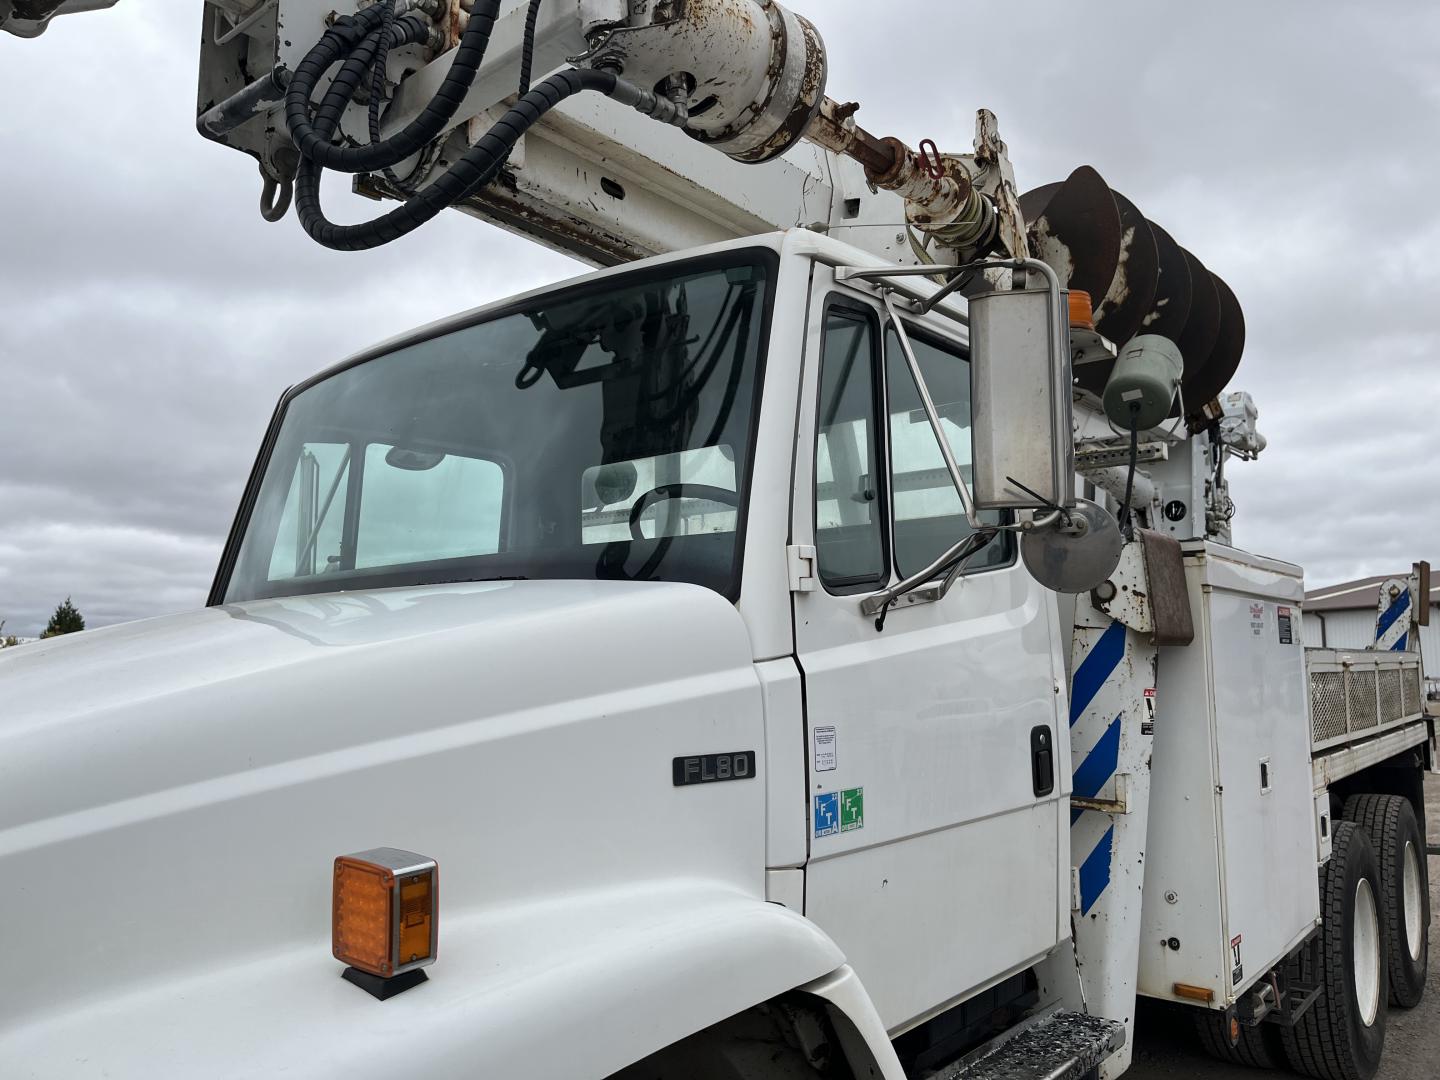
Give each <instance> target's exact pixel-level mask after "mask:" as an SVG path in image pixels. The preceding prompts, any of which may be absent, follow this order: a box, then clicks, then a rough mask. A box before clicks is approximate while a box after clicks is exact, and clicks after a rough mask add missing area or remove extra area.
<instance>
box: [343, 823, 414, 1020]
mask: <svg viewBox="0 0 1440 1080" xmlns="http://www.w3.org/2000/svg"><path fill="white" fill-rule="evenodd" d="M438 877H439V875H438V868H437V867H436V865H435V860H434V859H428V858H426V857H425V856H424V855H417V854H415V853H414V852H413V851H402V850H400V849H399V848H374V849H373V850H370V851H361V852H358V853H356V854H354V855H341V856H340V857H339V858H338V859H336V860H335V880H334V892H333V894H332V895H333V899H332V905H331V923H330V938H331V951H332V952H333V953H334V954H335V959H336V960H339V961H340V962H341V963H342V964H348V965H349V966H348V967H347V968H346V969H345V972H344V974H345V978H346V979H347V980H349V981H350V982H352V983H355V984H356V985H357V986H360V987H361V988H363V989H364V990H366V991H367V992H369V993H370V994H373V995H374V996H375V997H377V998H379V999H380V1000H382V1001H383V1000H385V998H388V997H393V996H394V995H395V994H398V993H400V991H402V990H408V989H409V988H410V987H412V986H414V985H416V984H417V983H422V982H424V981H425V978H426V976H425V972H424V971H423V970H421V969H422V968H424V967H426V966H427V965H429V964H433V963H434V962H435V950H436V944H437V937H438V934H437V931H438V926H439V905H438V903H437V901H438V885H439V881H438Z"/></svg>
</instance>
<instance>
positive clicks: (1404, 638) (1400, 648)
mask: <svg viewBox="0 0 1440 1080" xmlns="http://www.w3.org/2000/svg"><path fill="white" fill-rule="evenodd" d="M1408 644H1410V635H1409V634H1408V633H1405V634H1401V635H1400V640H1399V641H1397V642H1395V644H1394V645H1391V646H1390V651H1391V652H1404V651H1405V646H1406V645H1408Z"/></svg>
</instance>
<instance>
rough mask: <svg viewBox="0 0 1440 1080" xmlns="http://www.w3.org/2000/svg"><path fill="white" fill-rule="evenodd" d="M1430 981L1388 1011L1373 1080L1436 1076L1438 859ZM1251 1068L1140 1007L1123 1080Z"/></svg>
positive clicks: (1434, 834)
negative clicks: (1416, 999)
mask: <svg viewBox="0 0 1440 1080" xmlns="http://www.w3.org/2000/svg"><path fill="white" fill-rule="evenodd" d="M1425 804H1426V809H1427V814H1426V817H1427V818H1428V819H1429V828H1428V830H1427V832H1428V839H1429V842H1430V843H1431V844H1435V843H1436V842H1437V840H1440V776H1436V775H1434V774H1431V775H1429V776H1427V777H1426V778H1425ZM1430 910H1431V917H1432V922H1431V929H1430V978H1429V982H1428V985H1427V987H1426V991H1425V1000H1424V1001H1422V1002H1421V1003H1420V1006H1419V1008H1416V1009H1409V1010H1406V1009H1396V1008H1391V1010H1390V1019H1389V1025H1388V1027H1387V1029H1386V1037H1385V1059H1384V1064H1382V1065H1381V1067H1380V1071H1379V1073H1377V1074H1376V1080H1435V1078H1436V1077H1437V1076H1440V945H1437V943H1436V939H1437V932H1436V928H1435V925H1434V922H1433V919H1434V917H1435V915H1436V914H1437V913H1440V856H1437V855H1432V856H1430ZM1261 1075H1263V1074H1261V1073H1258V1072H1256V1071H1255V1070H1254V1069H1245V1068H1237V1067H1235V1066H1233V1065H1223V1064H1221V1063H1219V1062H1217V1061H1215V1060H1214V1059H1213V1058H1211V1057H1208V1056H1207V1055H1206V1054H1205V1053H1204V1051H1202V1050H1201V1049H1200V1046H1199V1044H1198V1043H1197V1042H1196V1039H1195V1035H1194V1033H1193V1031H1192V1030H1191V1027H1190V1020H1189V1018H1188V1017H1187V1016H1184V1015H1177V1014H1176V1013H1173V1012H1172V1011H1171V1010H1169V1009H1165V1008H1162V1007H1156V1006H1150V1007H1142V1008H1141V1010H1140V1012H1139V1014H1138V1016H1137V1019H1136V1032H1135V1064H1134V1065H1133V1066H1132V1067H1131V1069H1130V1071H1129V1072H1127V1073H1126V1074H1125V1080H1175V1078H1177V1077H1185V1078H1186V1080H1190V1078H1194V1080H1256V1078H1257V1077H1258V1076H1261ZM1286 1075H1289V1074H1286Z"/></svg>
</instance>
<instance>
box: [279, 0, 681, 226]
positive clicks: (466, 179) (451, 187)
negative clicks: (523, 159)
mask: <svg viewBox="0 0 1440 1080" xmlns="http://www.w3.org/2000/svg"><path fill="white" fill-rule="evenodd" d="M479 7H480V4H479V2H478V0H477V4H476V8H477V11H476V13H475V14H472V16H471V24H470V26H467V28H466V31H465V33H466V36H467V37H468V36H469V35H470V33H471V27H473V26H474V25H475V18H476V16H477V15H479V14H480V12H479V10H478V9H479ZM488 7H490V8H496V7H498V0H497V2H496V3H493V4H489V5H488ZM536 10H538V4H536V3H532V7H531V11H532V12H534V11H536ZM490 21H491V22H493V18H492V19H491V20H490ZM428 33H429V28H428V26H427V24H426V22H425V20H424V19H423V18H421V17H419V16H417V15H415V14H413V13H407V14H405V15H403V16H400V17H398V18H397V17H395V14H394V10H393V5H392V4H391V3H390V2H389V0H381V2H380V3H378V4H375V5H373V6H372V7H369V8H366V9H365V10H364V11H361V12H359V13H358V14H357V15H355V16H353V17H350V18H347V19H341V20H338V21H337V22H336V24H335V26H333V27H331V28H330V30H328V31H326V34H325V37H324V38H322V40H321V41H320V43H319V44H317V45H316V46H315V48H313V49H311V50H310V53H309V54H308V55H307V56H306V58H305V60H304V61H303V62H302V64H301V66H300V68H299V69H297V71H296V74H295V75H294V76H293V77H292V79H291V82H290V87H289V90H290V93H289V94H288V95H287V101H286V111H287V117H289V116H291V115H293V114H294V113H295V112H296V111H297V108H296V106H295V99H296V95H298V96H299V105H298V112H299V113H300V114H301V115H303V117H304V121H303V123H302V122H298V121H294V120H292V121H291V134H292V138H293V140H294V142H295V147H296V149H297V150H298V151H299V154H300V166H299V170H298V172H297V173H296V177H295V209H296V212H297V213H298V215H299V218H300V224H301V225H302V226H303V227H304V229H305V231H306V233H308V234H309V235H310V237H311V239H313V240H315V241H316V242H317V243H319V244H322V245H324V246H325V247H328V248H333V249H335V250H337V251H358V250H364V249H367V248H374V247H379V246H380V245H382V244H388V243H389V242H390V241H392V240H397V239H399V238H400V237H402V236H404V235H405V234H406V233H409V232H412V231H414V230H415V229H417V228H419V227H420V226H421V225H423V224H425V222H427V221H429V220H430V219H431V218H433V217H435V216H436V215H437V214H439V213H440V211H441V210H443V209H445V208H446V207H447V206H452V205H454V204H455V203H457V202H460V201H461V200H462V199H466V198H469V197H470V196H471V195H473V194H475V193H476V192H477V191H479V190H480V189H481V188H483V187H484V186H485V185H486V184H489V183H490V182H491V181H492V180H494V179H495V177H496V175H497V174H498V173H499V171H500V169H501V168H502V167H503V166H504V164H505V162H506V160H507V159H508V158H509V156H510V152H511V150H513V149H514V147H515V144H516V143H517V142H519V140H520V138H521V137H522V136H523V135H524V134H525V132H526V131H528V130H529V129H530V128H532V127H534V126H535V124H536V123H537V122H539V120H540V118H541V117H543V116H544V115H545V114H546V113H548V112H549V111H550V110H551V109H553V108H555V107H556V106H557V105H559V104H560V103H561V102H562V101H564V100H566V99H567V98H570V97H573V96H575V95H576V94H579V93H582V92H584V91H586V90H591V91H595V92H598V93H602V94H605V95H606V96H608V97H610V98H612V99H613V100H614V101H616V102H617V103H619V104H621V105H627V106H630V107H631V108H634V109H636V110H637V111H639V112H642V113H644V114H646V115H647V116H650V117H652V118H654V119H656V120H660V121H662V122H664V123H670V124H676V125H679V126H683V125H684V124H685V122H686V120H687V119H688V116H687V113H686V110H685V107H684V105H683V104H681V103H678V102H674V101H671V100H669V99H668V98H664V97H661V96H659V95H657V94H655V93H653V92H651V91H648V90H641V89H640V88H639V87H637V86H634V85H633V84H631V83H627V82H625V81H624V80H622V79H620V78H619V77H618V76H617V75H616V74H615V73H614V72H611V71H603V70H596V69H591V68H569V69H567V70H564V71H560V72H557V73H556V74H554V75H551V76H550V77H549V78H547V79H545V80H543V81H542V82H541V83H540V84H539V85H538V86H536V87H534V88H533V89H531V90H529V91H528V92H527V93H525V94H523V95H521V97H520V99H519V100H518V101H517V102H516V103H515V104H514V106H512V107H511V108H510V110H509V111H508V112H506V114H505V115H504V116H503V117H501V119H500V120H499V121H498V122H496V124H495V125H494V126H493V127H492V128H491V129H490V130H489V131H488V132H486V134H485V135H484V136H483V137H482V138H481V139H480V140H479V141H478V142H476V143H475V144H474V145H473V146H471V147H470V148H469V149H468V150H467V151H466V152H465V153H464V155H463V156H461V158H460V159H459V160H458V161H456V162H455V163H454V164H453V165H451V166H450V167H449V168H448V169H446V170H445V171H444V172H443V173H441V174H440V175H439V176H438V177H436V179H435V180H434V181H433V182H431V183H430V184H429V185H428V186H427V187H425V188H423V189H420V190H418V191H411V190H408V189H406V188H405V186H404V185H402V184H400V183H399V182H398V181H396V180H395V178H394V176H393V174H392V173H390V172H389V169H390V166H391V165H393V164H396V163H398V162H399V161H402V160H404V158H406V157H409V156H410V155H411V154H413V153H416V152H418V151H419V150H421V149H423V147H424V146H425V144H426V143H427V142H428V141H430V140H433V139H435V138H437V137H439V136H440V135H441V134H443V132H444V130H445V124H446V122H447V121H448V120H449V119H450V118H451V117H453V115H454V113H455V111H456V109H458V107H459V103H460V101H461V100H462V99H463V98H464V96H465V93H466V92H467V91H468V89H469V84H468V82H464V83H463V85H457V86H456V87H453V88H452V93H451V94H450V95H449V98H448V99H447V100H448V104H447V103H442V106H441V107H439V108H435V107H434V106H435V102H432V103H431V107H427V109H426V110H425V113H424V114H422V118H424V117H425V116H429V117H431V119H430V120H428V121H426V123H425V124H424V125H421V123H420V120H416V121H414V122H412V123H411V124H410V125H408V126H407V127H406V128H405V129H404V130H403V131H402V132H400V133H399V134H398V135H396V136H393V137H392V138H391V139H389V140H385V141H383V142H372V143H371V144H370V145H368V146H363V147H344V146H338V145H336V144H334V143H332V142H331V139H332V138H333V137H334V135H335V132H336V130H337V128H338V127H339V124H340V119H341V117H342V116H343V115H344V112H345V110H346V108H347V107H348V106H349V104H350V101H351V99H352V98H353V97H354V95H355V92H356V90H357V88H358V87H359V86H360V85H361V83H362V82H363V81H364V80H365V77H366V74H367V73H371V75H372V77H373V76H376V75H378V74H380V73H379V72H378V70H377V68H376V66H377V65H378V64H379V63H381V62H383V57H384V56H385V55H386V54H387V53H388V51H389V50H390V49H392V48H397V47H400V46H404V45H411V44H417V43H419V42H421V41H424V40H425V38H426V37H427V36H428ZM527 36H528V30H527ZM465 40H466V39H465V38H462V49H463V48H464V41H465ZM488 41H489V30H488V28H487V29H485V30H484V31H483V34H482V33H480V32H477V37H476V38H475V40H474V41H473V42H472V54H473V56H474V57H476V58H477V59H475V60H474V63H473V64H472V63H471V61H470V60H468V59H467V60H466V64H467V65H469V75H468V76H467V78H471V79H473V77H474V74H475V70H477V69H478V66H479V59H483V55H484V47H485V45H486V44H487V43H488ZM342 57H343V63H341V65H340V70H339V71H338V72H337V73H336V74H335V77H334V78H333V79H332V80H331V83H330V87H329V89H328V90H327V91H326V93H325V97H324V99H323V100H322V101H321V103H320V105H319V107H318V108H316V109H315V114H314V117H313V119H311V118H310V115H309V114H310V107H311V98H310V93H311V88H313V86H314V83H315V80H316V78H317V77H318V75H317V72H318V73H324V72H325V71H328V70H329V69H330V67H331V66H333V65H334V63H335V62H336V61H338V60H341V58H342ZM460 64H461V60H460V58H459V57H458V56H457V59H456V61H455V64H454V65H452V67H451V70H450V72H449V73H448V74H447V75H446V79H445V84H444V86H442V88H441V92H440V93H437V95H436V101H439V100H440V99H441V97H442V96H444V95H445V87H450V86H451V82H452V76H453V75H454V73H455V69H456V68H457V67H459V66H460ZM301 69H305V70H307V72H308V74H307V76H306V78H305V80H304V81H301V75H300V70H301ZM297 82H300V86H299V89H298V90H297V87H296V84H297ZM374 85H375V84H374V83H373V82H372V86H374ZM371 93H372V103H371V110H370V121H371V123H370V129H371V135H372V138H373V136H374V135H375V134H377V127H378V124H377V122H376V118H375V117H376V113H375V106H374V101H375V97H376V96H377V95H376V91H375V90H374V89H372V91H371ZM435 117H439V120H438V121H437V120H435V119H434V118H435ZM437 124H438V127H437V126H436V125H437ZM417 139H418V141H416V140H417ZM337 160H339V161H343V162H344V164H341V165H338V166H335V167H337V168H338V169H340V170H341V171H347V172H361V171H369V170H372V169H375V170H381V169H383V170H384V171H385V172H386V174H387V175H388V176H390V177H391V182H392V183H395V185H396V187H397V188H401V189H402V190H406V193H407V194H408V195H409V198H407V199H406V200H405V201H404V202H403V203H401V204H400V205H399V206H397V207H396V208H395V209H393V210H391V211H390V212H389V213H386V214H382V215H381V216H380V217H377V218H374V219H373V220H371V221H366V222H362V223H360V224H357V225H339V224H336V223H335V222H332V221H330V220H329V219H327V218H326V217H325V212H324V210H323V209H322V207H321V205H320V177H321V174H322V172H323V171H324V169H325V168H327V167H331V166H332V163H333V162H335V161H337ZM357 162H364V164H362V165H357V164H356V163H357Z"/></svg>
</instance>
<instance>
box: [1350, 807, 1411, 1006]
mask: <svg viewBox="0 0 1440 1080" xmlns="http://www.w3.org/2000/svg"><path fill="white" fill-rule="evenodd" d="M1343 816H1344V818H1345V820H1346V821H1353V822H1355V824H1357V825H1359V826H1360V827H1361V828H1363V829H1364V830H1365V832H1366V834H1367V835H1368V836H1369V837H1370V843H1371V844H1372V845H1374V847H1375V858H1376V860H1377V861H1378V862H1379V864H1380V914H1381V918H1382V919H1384V920H1385V929H1386V931H1387V937H1388V938H1389V940H1390V1000H1391V1001H1392V1002H1394V1003H1395V1004H1396V1005H1399V1006H1401V1007H1402V1008H1406V1009H1413V1008H1414V1007H1415V1006H1416V1005H1419V1004H1420V999H1421V998H1422V997H1424V996H1425V976H1426V974H1427V971H1428V966H1429V957H1430V882H1429V876H1428V874H1427V873H1426V869H1427V868H1426V858H1425V839H1424V837H1423V836H1421V835H1420V823H1419V822H1418V821H1416V820H1415V810H1414V808H1413V807H1412V806H1411V805H1410V800H1409V799H1406V798H1403V797H1402V796H1399V795H1352V796H1351V797H1350V798H1349V799H1347V800H1346V802H1345V812H1344V815H1343Z"/></svg>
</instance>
